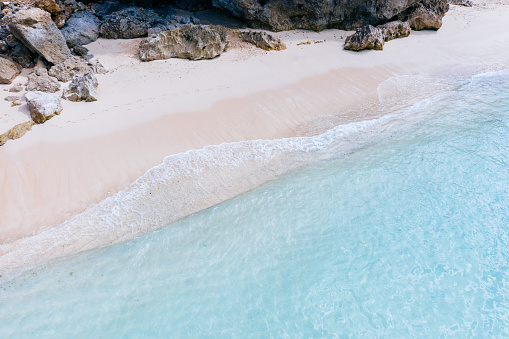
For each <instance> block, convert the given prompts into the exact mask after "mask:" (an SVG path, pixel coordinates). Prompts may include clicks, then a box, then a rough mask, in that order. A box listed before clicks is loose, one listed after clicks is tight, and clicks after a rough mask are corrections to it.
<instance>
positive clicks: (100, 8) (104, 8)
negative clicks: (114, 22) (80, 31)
mask: <svg viewBox="0 0 509 339" xmlns="http://www.w3.org/2000/svg"><path fill="white" fill-rule="evenodd" d="M126 7H127V6H126V5H125V4H123V3H121V2H118V1H103V2H96V3H93V4H92V5H91V6H90V10H91V11H92V12H93V13H94V14H95V15H96V16H97V17H98V18H99V19H100V20H104V18H105V17H106V16H108V15H110V14H112V13H114V12H118V11H120V10H122V9H124V8H126Z"/></svg>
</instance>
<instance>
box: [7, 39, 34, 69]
mask: <svg viewBox="0 0 509 339" xmlns="http://www.w3.org/2000/svg"><path fill="white" fill-rule="evenodd" d="M10 56H11V58H12V59H13V60H14V61H16V62H17V63H18V64H20V65H21V66H22V67H23V68H31V67H34V65H35V59H37V55H36V54H34V53H32V52H30V50H29V49H28V48H26V47H25V45H23V44H22V43H21V42H20V41H18V42H17V43H16V46H15V47H14V48H13V49H12V50H11V52H10Z"/></svg>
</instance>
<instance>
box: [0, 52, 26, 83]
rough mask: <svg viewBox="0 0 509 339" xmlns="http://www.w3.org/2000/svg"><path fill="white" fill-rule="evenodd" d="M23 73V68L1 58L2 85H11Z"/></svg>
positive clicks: (0, 79) (0, 81) (0, 80)
mask: <svg viewBox="0 0 509 339" xmlns="http://www.w3.org/2000/svg"><path fill="white" fill-rule="evenodd" d="M19 73H21V66H20V65H18V64H17V63H15V62H14V61H11V60H9V59H6V58H3V57H0V84H10V83H12V81H13V80H14V79H15V78H16V77H17V76H18V75H19Z"/></svg>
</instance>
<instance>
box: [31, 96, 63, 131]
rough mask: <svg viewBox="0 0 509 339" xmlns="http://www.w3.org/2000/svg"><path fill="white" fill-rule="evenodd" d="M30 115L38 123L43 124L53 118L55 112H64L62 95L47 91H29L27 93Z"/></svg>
mask: <svg viewBox="0 0 509 339" xmlns="http://www.w3.org/2000/svg"><path fill="white" fill-rule="evenodd" d="M25 98H26V100H27V105H28V108H29V109H30V116H31V117H32V120H33V121H34V122H35V123H37V124H42V123H44V122H45V121H46V120H49V119H51V118H52V117H54V116H55V114H60V112H62V105H61V104H60V101H61V99H60V95H58V94H55V93H45V92H38V91H33V92H27V93H26V94H25Z"/></svg>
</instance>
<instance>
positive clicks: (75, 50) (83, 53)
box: [72, 46, 88, 57]
mask: <svg viewBox="0 0 509 339" xmlns="http://www.w3.org/2000/svg"><path fill="white" fill-rule="evenodd" d="M72 52H73V53H74V54H76V55H77V56H80V57H84V56H86V55H87V54H88V48H86V47H83V46H76V47H74V48H73V49H72Z"/></svg>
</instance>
